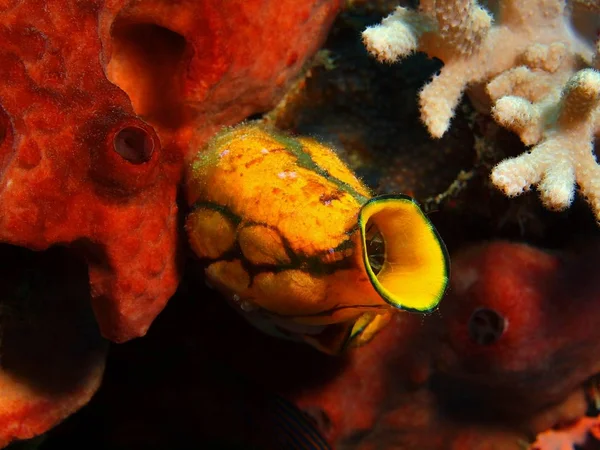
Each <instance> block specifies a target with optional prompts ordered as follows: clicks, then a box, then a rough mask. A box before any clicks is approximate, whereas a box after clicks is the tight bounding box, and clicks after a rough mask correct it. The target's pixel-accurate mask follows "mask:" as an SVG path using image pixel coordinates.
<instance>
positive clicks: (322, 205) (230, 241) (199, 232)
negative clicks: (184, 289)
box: [186, 123, 448, 353]
mask: <svg viewBox="0 0 600 450" xmlns="http://www.w3.org/2000/svg"><path fill="white" fill-rule="evenodd" d="M187 188H188V191H187V193H188V201H189V203H190V205H191V206H192V211H191V212H190V214H189V216H188V218H187V223H186V229H187V232H188V236H189V242H190V245H191V247H192V250H193V251H194V252H195V254H196V255H197V256H198V257H199V258H200V259H201V260H203V262H205V263H206V265H207V268H206V276H207V278H208V281H209V282H210V284H211V285H213V286H214V287H216V288H217V289H218V290H219V291H221V292H223V293H224V294H225V295H226V296H227V297H228V298H229V300H230V301H231V302H232V303H234V304H235V305H237V306H238V309H241V310H242V311H243V312H244V315H245V316H246V317H247V318H248V319H249V320H250V321H251V322H255V323H256V322H259V321H261V319H266V321H267V322H270V321H274V322H275V326H276V327H279V328H282V327H283V328H284V329H286V330H287V331H288V332H291V333H292V335H296V334H301V335H303V339H304V340H305V341H307V342H309V343H311V344H313V345H315V346H316V347H318V348H322V349H323V348H328V347H331V346H333V347H334V348H335V350H331V349H330V351H333V352H334V353H336V352H337V351H339V350H340V346H342V347H343V346H345V342H352V344H353V345H358V344H360V343H364V342H366V341H368V340H369V339H370V338H371V337H372V336H373V335H374V334H375V333H376V332H377V331H378V330H379V329H381V328H382V327H383V326H385V324H386V323H387V322H388V321H389V318H390V314H391V310H392V309H393V308H400V309H410V310H416V311H421V312H427V311H430V310H431V309H433V308H434V307H435V306H436V305H437V302H438V301H439V299H440V297H441V293H443V290H444V288H445V284H446V281H447V270H448V264H447V260H446V258H445V248H444V246H443V243H441V242H440V240H439V236H437V234H436V232H435V230H434V229H433V227H432V226H431V224H430V223H429V221H428V220H427V218H426V216H425V215H424V214H423V213H422V212H421V211H420V209H419V208H418V206H417V205H416V203H414V201H413V200H412V199H410V198H409V197H406V196H401V195H398V196H381V197H377V198H374V199H371V196H370V192H369V190H368V189H367V188H366V187H365V186H364V185H363V183H362V182H361V181H360V180H359V179H358V178H357V177H356V176H355V175H354V174H353V173H352V171H350V170H349V169H348V168H347V167H346V166H345V165H344V163H343V162H342V161H341V160H340V159H339V158H338V157H337V155H336V154H335V152H334V151H333V150H332V149H331V148H329V147H327V146H325V145H323V144H320V143H319V142H317V141H315V140H313V139H308V138H304V137H300V138H294V137H292V136H289V135H286V134H283V133H280V132H278V131H276V130H274V129H272V128H269V127H265V126H261V125H260V124H255V123H247V124H243V125H240V126H237V127H235V128H233V129H228V130H225V131H223V132H222V133H220V134H219V135H218V136H216V137H215V138H214V139H212V140H211V141H210V143H209V145H208V147H207V148H206V149H205V150H203V151H201V152H200V153H199V154H198V157H197V158H196V159H195V160H194V162H193V164H192V165H191V169H190V175H189V177H188V182H187ZM370 221H371V222H370ZM372 227H375V228H377V229H378V230H379V231H380V233H381V235H380V239H381V244H382V246H385V250H384V248H383V247H381V248H380V249H379V250H378V251H377V252H375V253H377V254H378V257H380V258H382V259H381V265H380V266H379V265H378V266H377V267H378V268H377V274H376V273H375V272H374V271H373V269H372V267H371V260H370V258H371V257H372V254H371V253H369V250H368V248H369V245H370V242H371V239H372V236H374V235H375V231H371V232H369V231H367V230H368V229H372V230H374V229H375V228H372ZM369 233H371V234H369ZM376 264H377V263H376ZM332 324H340V326H339V327H328V328H327V330H325V329H324V328H323V327H324V326H326V325H332ZM263 325H264V324H263ZM303 325H304V326H305V327H303ZM257 326H259V327H260V326H261V325H259V324H258V323H257ZM273 334H278V332H277V330H275V332H274V333H273ZM284 334H285V333H284ZM316 335H318V336H316ZM343 336H346V338H344V337H343ZM340 339H341V341H339V340H340ZM346 339H347V341H346ZM319 342H321V344H323V345H320V344H319ZM325 342H327V344H325Z"/></svg>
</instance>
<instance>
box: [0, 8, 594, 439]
mask: <svg viewBox="0 0 600 450" xmlns="http://www.w3.org/2000/svg"><path fill="white" fill-rule="evenodd" d="M413 3H414V2H413ZM396 4H397V2H390V1H377V2H368V1H362V2H361V1H358V0H356V1H352V2H348V5H347V8H346V10H345V11H343V12H342V13H341V14H340V15H339V16H338V18H337V20H336V21H335V23H334V25H333V28H332V30H331V32H330V34H329V37H328V39H327V41H326V43H325V45H324V47H323V49H322V50H321V51H320V52H319V53H318V54H317V55H316V56H315V57H314V58H313V60H312V61H311V62H310V63H309V64H308V65H307V66H306V67H305V70H304V72H303V76H301V77H300V78H299V79H298V80H297V81H296V83H295V84H294V85H293V86H292V87H291V89H290V90H289V91H288V92H287V94H286V95H285V97H284V98H283V100H282V101H281V103H280V104H279V105H278V106H277V107H275V109H273V110H272V111H269V112H266V113H265V114H257V115H255V116H253V118H255V119H260V120H263V121H264V122H266V123H269V124H273V125H275V126H277V127H279V128H281V129H284V130H289V131H292V132H295V133H299V134H304V135H310V136H314V137H317V138H318V139H320V140H322V141H325V142H329V143H331V144H333V146H334V147H335V148H337V149H338V150H339V154H340V156H341V157H342V158H343V159H344V160H345V161H347V162H348V164H349V165H350V167H351V168H352V169H354V170H355V171H356V172H357V173H358V174H359V175H360V176H361V177H362V179H363V180H364V181H365V183H367V184H368V185H369V186H370V187H371V188H372V189H373V190H374V191H375V192H377V193H391V192H403V193H407V194H410V195H412V196H414V197H415V198H416V199H418V200H419V201H420V202H421V203H422V205H423V206H424V208H425V209H426V210H427V212H428V214H429V217H430V218H431V220H432V221H433V222H434V223H435V225H436V227H437V228H438V230H439V232H440V234H441V235H442V236H443V237H444V240H445V242H446V244H447V246H448V248H449V250H450V253H451V255H452V260H453V262H454V268H453V281H452V285H451V289H450V291H449V295H448V297H447V298H445V299H444V300H443V301H442V306H441V308H440V310H439V311H437V312H435V313H434V314H432V315H431V316H427V317H425V318H422V317H420V316H414V315H407V316H399V317H397V318H395V320H394V322H393V323H392V324H391V325H390V326H389V327H388V328H386V330H384V331H383V332H382V333H381V334H380V335H378V336H377V337H376V338H375V340H374V341H373V342H372V343H371V344H369V345H368V346H367V347H365V348H363V349H359V350H354V351H352V352H351V353H350V354H349V355H347V356H346V357H344V358H340V359H333V358H331V357H328V356H326V355H322V354H319V353H317V352H315V351H314V350H312V349H310V348H308V347H307V346H302V345H299V344H296V343H289V342H285V341H279V340H276V339H273V338H270V337H267V336H264V335H262V334H261V333H259V332H258V331H256V330H254V329H252V328H251V327H249V325H248V324H246V323H245V322H244V321H243V320H241V319H240V318H239V317H238V316H237V315H236V314H235V313H234V312H233V311H231V310H230V309H229V308H228V307H227V305H226V304H224V302H223V301H222V299H221V298H220V297H219V295H218V294H216V293H215V292H214V291H212V290H211V289H209V288H208V287H206V286H204V283H203V274H202V270H201V267H200V266H199V264H197V263H196V262H194V260H193V258H192V257H191V254H189V253H188V254H185V255H184V256H185V259H187V260H188V264H187V266H186V268H185V272H184V275H183V281H182V283H181V284H180V286H179V289H178V290H177V293H176V294H175V296H174V297H173V298H172V299H171V300H170V302H169V304H168V305H167V307H166V309H165V310H164V311H163V312H162V313H161V314H160V315H159V316H158V318H157V320H156V321H155V322H154V323H153V325H152V327H150V329H149V332H148V335H147V336H146V337H144V338H143V339H138V340H134V341H132V342H128V343H124V344H119V345H114V344H113V345H111V348H110V352H109V356H108V360H107V364H106V372H105V376H104V379H103V384H102V387H101V388H100V390H99V391H98V393H97V394H96V396H95V397H94V398H93V399H92V400H91V402H90V403H89V404H88V405H87V406H85V407H84V408H82V409H81V411H79V412H78V413H76V414H75V415H73V416H72V417H70V418H69V419H67V420H65V421H64V422H63V423H62V424H60V425H59V426H57V427H56V428H54V429H53V430H51V431H50V432H48V433H47V435H46V436H45V437H44V438H43V439H38V440H36V441H32V442H25V443H19V444H15V445H31V446H34V447H37V448H38V449H40V450H50V449H56V448H65V447H69V446H72V445H78V446H82V447H85V448H90V449H107V448H111V449H119V448H127V449H159V448H160V449H162V448H173V449H176V448H189V447H190V444H191V445H193V446H196V447H198V448H236V445H237V448H257V449H261V448H282V447H277V445H278V444H277V443H275V442H274V441H273V440H274V439H277V438H278V437H279V436H277V433H276V432H274V430H277V427H276V425H274V423H275V422H274V418H273V417H272V411H274V410H275V411H276V410H277V409H276V408H274V407H273V404H274V400H273V395H281V396H283V397H285V398H287V399H288V400H290V401H292V402H293V403H294V404H295V405H296V406H297V407H298V408H300V409H301V410H302V411H304V412H305V413H306V414H307V415H308V416H309V417H310V419H311V421H312V423H314V424H315V426H316V427H317V428H318V429H319V431H320V433H321V434H322V435H323V436H324V437H325V438H326V439H327V441H328V442H329V443H330V445H332V447H333V448H340V449H364V450H367V449H376V448H382V449H388V448H403V449H409V450H411V449H414V450H423V449H425V450H427V449H432V450H435V449H445V448H448V449H449V448H455V449H494V448H497V449H503V450H511V449H515V450H516V449H522V448H527V446H529V445H532V443H533V442H534V441H535V440H536V436H537V435H538V433H541V432H543V431H544V430H548V429H554V431H553V433H555V434H556V435H560V433H561V432H563V431H562V430H566V431H564V432H563V433H564V434H566V436H567V437H566V438H565V439H564V441H561V440H560V439H561V438H560V437H556V436H555V435H548V434H546V435H544V436H545V440H544V439H542V438H541V437H540V439H538V443H537V444H535V445H538V447H532V448H539V449H541V450H549V449H554V448H557V449H558V448H560V449H561V450H562V449H563V448H567V449H568V448H575V447H574V446H575V443H576V442H577V445H580V446H582V448H583V446H584V445H589V446H590V447H589V448H594V447H593V445H595V444H594V443H593V442H592V441H593V439H592V434H593V431H594V426H596V427H597V421H594V420H593V419H591V418H590V419H589V423H588V422H585V421H583V422H582V421H581V420H580V421H579V422H577V421H578V419H581V418H582V417H584V416H585V415H586V414H588V415H589V416H590V417H593V416H594V415H595V414H597V413H598V406H596V409H594V407H593V406H594V405H593V400H594V399H598V396H597V395H596V396H595V394H594V392H595V391H594V388H595V387H596V386H597V381H596V379H595V375H596V374H597V372H598V370H599V367H598V360H597V358H596V356H595V355H597V353H598V352H597V350H598V345H599V342H600V336H598V333H597V332H596V328H597V326H596V324H597V323H598V321H600V298H599V297H600V286H599V285H598V281H597V277H596V274H597V267H598V264H597V262H598V254H600V253H599V252H598V251H597V250H598V238H599V237H600V236H599V231H598V227H597V224H596V223H595V222H596V220H595V217H594V214H593V213H592V212H591V211H590V208H589V207H588V205H587V204H586V202H585V200H584V199H582V198H579V197H575V199H574V200H573V205H572V206H571V208H569V209H567V210H564V211H561V212H555V211H549V210H547V209H546V208H544V206H543V205H542V204H541V203H540V201H539V199H538V198H537V196H536V193H535V192H528V193H524V194H523V195H521V196H519V197H516V198H510V199H509V198H507V197H506V196H505V195H504V194H503V193H502V192H500V191H499V190H498V189H497V188H496V187H495V186H494V185H493V183H492V181H491V180H490V177H489V174H490V172H491V170H492V169H493V167H495V166H496V165H497V164H498V163H499V162H500V161H502V160H504V159H506V158H510V157H514V156H517V155H520V154H522V153H523V152H525V151H526V147H525V145H524V144H523V143H522V141H521V140H520V139H519V136H518V135H517V134H513V133H512V132H511V131H509V130H507V129H505V128H503V127H502V126H500V125H498V123H497V122H496V121H495V120H494V118H493V117H492V116H490V115H488V114H486V113H485V112H481V111H480V110H478V109H477V108H476V107H475V106H474V104H473V103H472V100H471V99H470V98H468V97H464V98H463V99H462V101H461V102H460V103H459V104H458V105H457V106H456V110H455V116H454V118H453V119H452V122H451V126H450V127H449V128H448V130H447V131H446V133H445V134H444V135H443V136H442V137H441V138H439V139H433V138H432V137H431V136H430V133H429V131H428V130H427V128H426V126H425V125H423V123H422V121H421V118H420V111H419V92H420V91H421V89H422V86H423V85H425V84H426V83H427V82H428V80H430V78H431V77H432V75H435V74H437V73H439V71H440V70H441V68H442V66H443V65H442V63H441V62H440V61H439V60H435V59H430V58H428V57H427V56H426V55H424V54H415V55H412V56H410V57H408V58H406V59H405V60H404V61H402V62H398V63H394V64H391V65H384V64H381V63H379V62H378V61H377V60H376V59H375V58H373V57H372V56H370V55H369V53H368V52H367V50H366V49H365V47H364V45H363V42H362V38H361V33H362V31H363V30H364V29H365V27H367V26H369V25H375V24H377V23H379V22H380V21H381V19H382V18H383V17H385V16H386V15H387V14H388V13H390V12H392V10H393V8H394V7H395V6H396ZM405 6H410V7H415V6H416V5H415V4H410V2H405ZM183 209H184V210H182V211H180V212H179V214H181V215H183V214H185V213H186V212H187V211H186V210H185V207H183ZM2 250H3V252H4V253H5V254H7V255H9V256H10V255H11V254H19V255H23V254H25V253H26V254H27V255H28V257H30V253H29V251H26V250H22V249H15V248H13V247H8V246H6V247H3V249H2ZM13 252H14V253H13ZM21 252H25V253H21ZM40 255H43V253H42V254H40ZM9 256H7V258H8V257H9ZM22 257H23V256H19V258H22ZM60 257H61V258H64V256H63V255H61V256H60ZM12 258H15V257H14V256H13V257H12ZM34 258H37V256H35V257H34ZM43 258H44V257H42V259H43ZM56 258H58V256H57V257H56ZM17 259H18V258H17ZM38 264H40V265H43V264H42V263H38ZM71 264H75V265H77V267H78V269H73V270H72V271H71V272H70V274H72V276H73V280H74V281H73V286H77V287H81V286H85V284H86V282H87V281H88V280H87V277H86V275H85V273H84V272H85V270H84V268H85V267H84V266H85V263H83V262H82V261H80V260H76V261H71ZM32 265H33V264H32ZM34 285H36V286H39V284H35V283H34ZM85 298H86V299H87V296H85ZM96 370H99V369H97V368H96ZM95 373H97V372H95ZM93 382H95V379H94V380H93V381H92V383H93ZM258 412H260V413H258ZM270 414H271V415H270ZM573 424H579V425H581V427H582V428H583V429H577V430H576V432H571V431H570V428H569V427H568V426H566V425H569V426H570V425H573ZM573 427H574V428H576V426H575V425H573ZM590 430H591V431H590ZM590 433H591V434H590ZM574 436H575V437H574ZM562 437H564V436H562ZM265 439H266V441H265ZM557 442H559V443H560V442H564V443H565V444H564V445H566V446H567V447H560V446H559V444H557ZM15 448H17V447H15ZM283 448H285V447H283ZM586 448H588V447H586Z"/></svg>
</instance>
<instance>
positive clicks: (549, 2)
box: [363, 0, 600, 221]
mask: <svg viewBox="0 0 600 450" xmlns="http://www.w3.org/2000/svg"><path fill="white" fill-rule="evenodd" d="M568 6H576V7H581V8H586V9H587V10H588V11H589V13H591V14H596V13H598V12H600V2H598V1H596V0H572V5H567V4H566V2H565V1H564V0H498V5H497V7H498V8H497V9H498V11H497V12H496V13H495V14H494V18H492V16H491V14H490V13H488V12H487V11H486V10H485V9H484V8H483V7H482V6H480V5H479V4H477V2H476V1H475V0H421V2H420V7H419V10H418V11H414V10H410V9H407V8H403V7H398V8H397V9H396V10H395V12H394V13H393V14H391V15H390V16H388V17H387V18H385V19H384V20H383V21H382V23H381V24H380V25H377V26H374V27H370V28H367V29H366V30H365V31H364V33H363V39H364V42H365V45H366V46H367V48H368V50H369V51H370V52H371V53H372V54H374V55H375V56H377V58H378V59H380V60H381V61H385V62H393V61H396V60H398V59H400V58H403V57H405V56H407V55H409V54H410V53H412V52H415V51H422V52H425V53H427V54H428V55H430V56H432V57H437V58H439V59H440V60H442V61H443V62H444V67H443V68H442V70H441V71H440V74H439V75H437V76H434V77H433V79H432V80H431V81H430V82H429V83H428V84H427V85H425V86H424V88H423V89H422V90H421V92H420V95H419V101H420V106H421V118H422V120H423V122H424V123H425V125H426V126H427V128H428V130H429V132H430V133H431V135H432V136H434V137H441V136H442V135H443V134H444V133H445V132H446V130H447V129H448V127H449V125H450V120H451V118H452V116H453V115H454V110H455V108H456V106H457V104H458V103H459V101H460V99H461V97H462V95H463V93H464V92H465V90H466V89H469V88H477V87H480V86H484V87H485V92H486V93H487V95H488V96H489V99H488V100H489V101H490V104H491V105H493V106H492V108H491V113H492V114H493V117H494V118H495V119H496V120H497V121H498V122H499V123H500V124H502V125H503V126H505V127H507V128H509V129H511V130H512V131H514V132H515V133H517V134H518V135H519V136H520V138H521V140H522V141H523V142H524V143H525V144H526V145H531V146H533V147H532V148H531V149H530V151H529V152H528V153H526V154H523V155H521V156H519V157H517V158H512V159H508V160H505V161H503V162H501V163H500V164H498V165H497V166H496V167H495V168H494V170H493V171H492V175H491V179H492V181H493V183H494V184H495V185H496V186H498V187H499V188H500V189H502V190H503V191H504V192H505V193H506V194H507V195H509V196H514V195H518V194H520V193H522V192H524V191H526V190H528V189H530V188H531V187H532V186H537V188H538V190H539V192H540V196H541V198H542V201H543V202H544V204H545V205H546V206H547V207H549V208H552V209H564V208H566V207H567V206H569V205H570V204H571V202H572V200H573V197H574V193H575V188H576V186H577V185H579V188H580V190H581V192H582V193H583V195H585V196H586V197H587V199H588V201H589V202H590V205H591V206H592V208H593V210H594V212H595V214H596V217H597V219H598V220H599V221H600V167H599V166H598V165H597V161H596V158H595V156H594V136H595V134H597V133H599V132H600V116H599V113H598V111H599V108H600V107H599V104H600V72H598V71H597V70H596V69H598V68H600V58H599V57H598V44H596V45H593V43H592V42H590V41H589V40H587V39H585V38H583V37H580V36H579V35H578V34H577V33H576V32H575V30H574V28H573V26H572V24H571V20H570V12H571V11H570V10H569V8H568Z"/></svg>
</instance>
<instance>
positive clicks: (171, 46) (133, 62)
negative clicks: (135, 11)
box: [107, 18, 187, 127]
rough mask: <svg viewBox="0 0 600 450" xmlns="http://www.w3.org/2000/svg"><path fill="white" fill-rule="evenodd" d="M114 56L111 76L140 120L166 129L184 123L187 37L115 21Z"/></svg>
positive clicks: (125, 20)
mask: <svg viewBox="0 0 600 450" xmlns="http://www.w3.org/2000/svg"><path fill="white" fill-rule="evenodd" d="M111 37H112V44H113V52H112V55H111V60H110V62H109V64H108V66H107V76H108V78H109V79H110V81H112V82H113V83H115V84H116V85H117V86H119V87H120V88H121V89H123V90H124V91H125V92H126V93H127V95H128V96H129V98H130V99H131V103H132V105H133V108H134V110H135V112H136V113H137V114H139V115H140V116H142V117H144V118H146V119H148V120H151V121H153V122H157V123H159V124H161V125H163V126H166V127H176V126H177V125H178V124H179V123H180V118H181V111H180V108H181V106H178V104H179V103H180V102H179V97H180V90H181V78H180V76H181V73H182V64H181V63H182V61H183V56H184V54H185V53H186V48H187V43H186V40H185V38H184V37H183V36H181V35H180V34H178V33H175V32H174V31H171V30H169V29H167V28H164V27H160V26H158V25H155V24H151V23H133V22H132V19H131V18H120V19H117V20H116V21H115V23H114V24H113V26H112V30H111Z"/></svg>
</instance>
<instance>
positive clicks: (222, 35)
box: [0, 0, 341, 342]
mask: <svg viewBox="0 0 600 450" xmlns="http://www.w3.org/2000/svg"><path fill="white" fill-rule="evenodd" d="M340 6H341V2H340V1H339V0H327V1H318V0H312V1H306V2H297V1H295V0H226V1H220V0H219V1H214V0H184V1H179V2H172V1H170V0H162V1H158V0H154V1H144V2H138V1H131V0H107V1H102V0H90V1H70V0H27V1H14V0H8V1H3V2H0V43H1V45H0V242H7V243H12V244H16V245H21V246H25V247H28V248H33V249H44V248H47V247H49V246H51V245H55V244H72V245H73V246H74V247H76V248H77V249H78V250H81V251H82V253H83V255H84V256H85V257H86V259H87V262H88V266H89V276H90V285H91V291H92V294H93V305H94V309H95V312H96V316H97V318H98V321H99V323H100V325H101V329H102V333H103V334H104V336H106V337H108V338H110V339H111V340H114V341H117V342H122V341H126V340H128V339H131V338H133V337H136V336H140V335H143V334H144V333H146V331H147V329H148V327H149V326H150V324H151V322H152V320H153V319H154V318H155V317H156V315H157V314H158V313H159V312H160V311H161V310H162V309H163V307H164V305H165V303H166V302H167V300H168V298H169V297H170V296H171V295H172V293H173V292H174V290H175V288H176V286H177V284H178V281H179V270H178V264H177V258H176V251H177V247H178V246H177V243H178V234H177V206H176V202H175V199H176V190H177V185H178V183H179V181H180V179H181V174H182V168H183V162H184V160H185V158H186V155H187V154H188V150H189V148H192V149H194V150H195V149H197V148H198V145H202V144H203V143H204V142H205V141H206V139H207V138H208V137H210V135H211V134H212V133H214V131H215V130H217V129H219V128H220V127H221V126H223V125H227V124H232V123H235V122H238V121H239V120H242V119H243V118H245V117H246V116H247V115H248V114H252V113H255V112H260V111H264V110H268V109H269V108H270V107H272V106H273V105H274V104H275V103H276V102H277V101H278V99H279V97H280V95H281V94H282V93H283V92H284V90H285V88H286V86H287V84H288V82H289V81H290V80H291V78H292V77H293V76H294V75H296V74H297V73H298V72H299V70H300V68H301V67H302V65H303V63H304V62H305V61H306V59H307V58H308V57H309V56H310V55H311V53H313V52H314V51H316V49H317V48H318V46H319V45H320V43H321V42H322V41H323V39H324V37H325V35H326V32H327V29H328V26H329V24H330V23H331V21H332V20H333V18H334V16H335V14H336V13H337V11H338V10H339V8H340ZM133 135H136V136H137V138H136V139H134V140H133V141H132V140H131V137H132V136H133Z"/></svg>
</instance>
